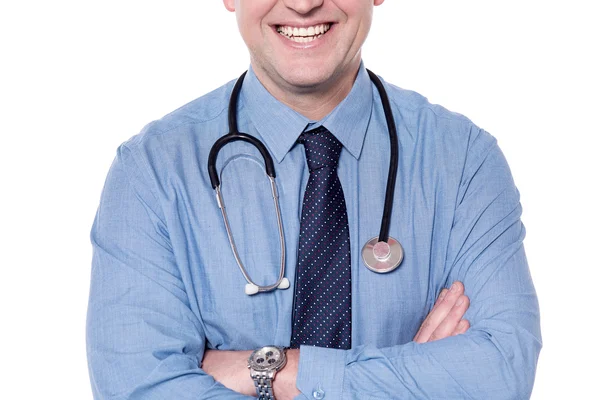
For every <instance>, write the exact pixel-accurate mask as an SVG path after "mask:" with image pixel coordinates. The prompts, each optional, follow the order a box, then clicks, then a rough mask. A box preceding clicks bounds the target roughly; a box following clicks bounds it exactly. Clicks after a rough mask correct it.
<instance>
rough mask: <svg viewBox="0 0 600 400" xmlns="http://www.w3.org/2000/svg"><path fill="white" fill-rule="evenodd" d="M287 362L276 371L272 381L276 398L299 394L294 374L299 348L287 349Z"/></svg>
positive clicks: (280, 398) (284, 398) (282, 399)
mask: <svg viewBox="0 0 600 400" xmlns="http://www.w3.org/2000/svg"><path fill="white" fill-rule="evenodd" d="M286 357H287V363H286V364H285V367H283V369H282V370H281V371H279V372H278V373H277V376H276V378H275V380H274V381H273V392H274V394H275V398H276V399H277V400H286V399H293V398H294V397H296V396H297V395H299V394H300V391H299V390H298V388H297V387H296V375H297V374H298V363H299V361H300V349H288V350H287V352H286Z"/></svg>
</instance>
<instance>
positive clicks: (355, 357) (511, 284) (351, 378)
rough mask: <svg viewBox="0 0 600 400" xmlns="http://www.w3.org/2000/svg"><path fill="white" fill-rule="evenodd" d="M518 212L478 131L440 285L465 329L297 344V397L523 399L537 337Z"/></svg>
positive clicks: (504, 169)
mask: <svg viewBox="0 0 600 400" xmlns="http://www.w3.org/2000/svg"><path fill="white" fill-rule="evenodd" d="M520 216H521V206H520V203H519V194H518V191H517V189H516V188H515V186H514V183H513V181H512V177H511V174H510V171H509V168H508V165H507V163H506V161H505V159H504V157H503V155H502V153H501V152H500V149H499V148H498V147H497V145H496V143H495V140H493V139H492V138H491V137H490V136H489V135H488V134H487V133H485V132H483V131H481V132H479V134H478V135H477V136H476V137H475V138H473V139H472V142H471V143H470V150H469V153H468V155H467V158H466V161H465V167H464V174H463V178H462V181H461V186H460V188H459V190H458V196H457V202H456V206H455V218H454V223H453V227H452V232H451V235H450V237H449V242H448V249H447V258H446V265H445V266H443V268H444V271H445V276H446V277H447V278H446V282H452V281H461V282H463V283H464V287H465V293H466V295H467V296H468V297H469V298H470V307H469V309H468V311H467V313H466V314H465V319H467V320H468V321H469V322H470V324H471V328H470V329H469V330H468V331H467V332H466V333H465V334H463V335H457V336H452V337H448V338H446V339H443V340H438V341H433V342H428V343H423V344H420V343H417V342H415V341H413V342H410V343H406V344H401V345H397V346H392V347H388V348H379V349H378V348H375V347H374V346H370V345H367V346H360V347H357V348H354V349H351V350H332V349H323V348H317V347H306V346H304V347H302V348H301V351H300V353H301V356H300V364H299V371H298V378H297V385H298V388H299V389H300V390H301V391H302V393H303V395H304V396H305V397H307V398H310V397H311V396H312V393H313V392H314V391H315V390H321V391H323V392H324V394H325V395H326V398H327V399H365V398H369V399H390V398H395V399H441V398H443V399H482V398H485V399H525V398H529V396H530V393H531V390H532V387H533V382H534V376H535V368H536V363H537V358H538V354H539V351H540V348H541V334H540V326H539V310H538V303H537V298H536V294H535V290H534V287H533V283H532V280H531V277H530V274H529V269H528V266H527V261H526V258H525V251H524V249H523V244H522V241H523V238H524V236H525V230H524V228H523V225H522V223H521V221H520ZM440 267H441V266H440ZM301 398H304V397H301Z"/></svg>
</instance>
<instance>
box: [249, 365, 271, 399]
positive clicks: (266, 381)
mask: <svg viewBox="0 0 600 400" xmlns="http://www.w3.org/2000/svg"><path fill="white" fill-rule="evenodd" d="M272 375H273V373H272V372H271V373H269V372H267V371H264V372H257V371H256V372H255V373H254V376H253V379H254V386H255V387H256V395H257V396H258V399H259V400H275V395H274V394H273V377H272Z"/></svg>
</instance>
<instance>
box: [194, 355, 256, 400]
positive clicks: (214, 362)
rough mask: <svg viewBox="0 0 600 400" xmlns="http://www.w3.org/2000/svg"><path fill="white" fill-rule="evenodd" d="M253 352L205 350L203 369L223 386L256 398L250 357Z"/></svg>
mask: <svg viewBox="0 0 600 400" xmlns="http://www.w3.org/2000/svg"><path fill="white" fill-rule="evenodd" d="M250 354H252V351H227V350H205V351H204V358H203V359H202V364H201V366H200V367H201V368H202V369H203V370H204V372H206V373H207V374H209V375H211V376H212V377H213V378H214V379H215V381H217V382H219V383H221V384H222V385H223V386H225V387H227V388H229V389H231V390H234V391H236V392H238V393H241V394H245V395H247V396H255V395H256V390H255V389H254V381H253V380H252V378H250V370H249V369H248V357H250Z"/></svg>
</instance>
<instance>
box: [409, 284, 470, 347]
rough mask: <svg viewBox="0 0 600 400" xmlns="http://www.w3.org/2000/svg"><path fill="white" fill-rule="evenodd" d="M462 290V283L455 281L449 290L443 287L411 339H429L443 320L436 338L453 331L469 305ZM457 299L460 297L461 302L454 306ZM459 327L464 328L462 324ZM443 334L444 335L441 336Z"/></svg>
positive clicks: (425, 340) (418, 341)
mask: <svg viewBox="0 0 600 400" xmlns="http://www.w3.org/2000/svg"><path fill="white" fill-rule="evenodd" d="M464 290H465V288H464V286H463V284H462V283H461V282H458V281H456V282H454V283H453V284H452V286H451V287H450V290H448V289H444V290H442V291H441V292H440V296H439V297H438V299H437V301H436V303H435V305H434V307H433V308H432V310H431V311H430V312H429V314H428V315H427V318H425V321H423V324H421V328H420V329H419V332H417V334H416V335H415V338H414V339H413V340H414V341H415V342H417V343H425V342H427V341H430V338H431V335H432V334H433V333H434V332H436V330H437V329H438V327H440V324H442V323H443V322H444V324H443V326H442V328H441V329H440V330H439V331H437V332H436V336H435V337H436V338H440V339H441V338H443V337H447V336H450V335H451V334H452V333H453V332H454V330H455V329H456V328H457V325H458V323H459V322H460V320H461V318H462V316H463V315H464V313H465V312H466V309H467V308H468V307H469V301H468V298H467V297H466V296H464ZM459 299H461V300H462V302H461V304H459V305H458V306H456V307H455V304H456V303H457V301H458V300H459ZM449 315H450V318H449V319H448V321H445V320H446V318H447V317H448V316H449ZM452 321H454V325H452ZM461 327H462V328H464V326H461ZM443 334H445V335H446V336H441V335H443ZM434 340H435V339H434Z"/></svg>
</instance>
